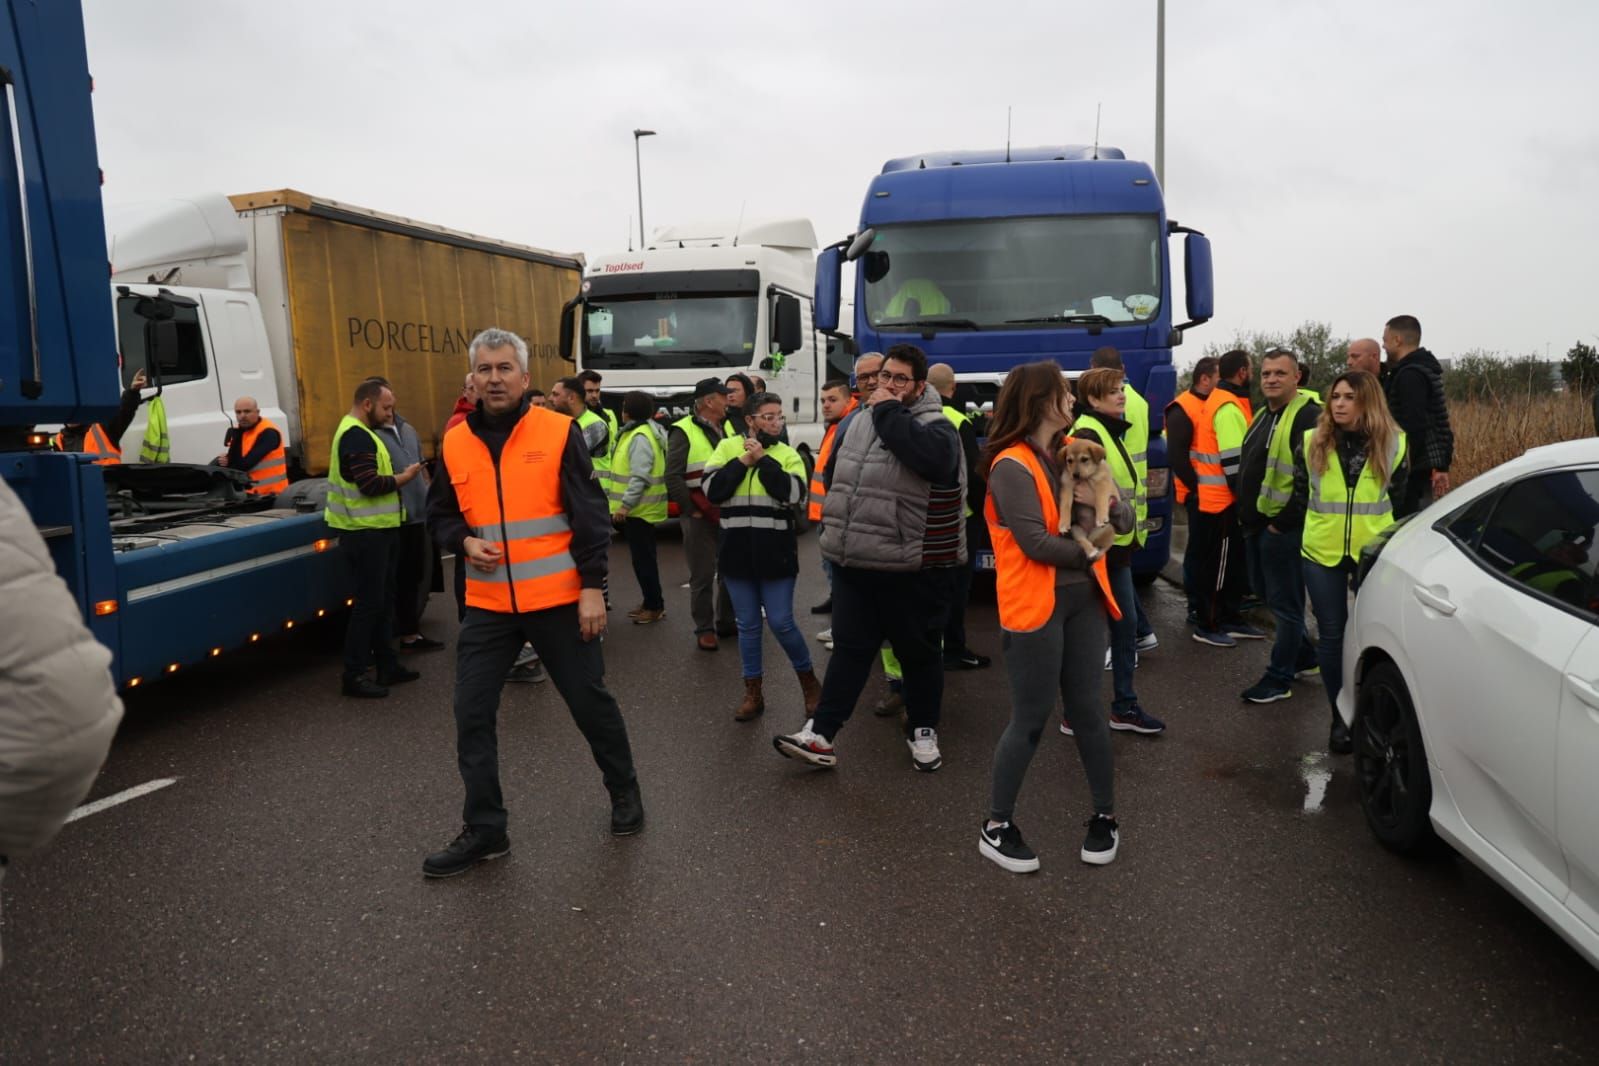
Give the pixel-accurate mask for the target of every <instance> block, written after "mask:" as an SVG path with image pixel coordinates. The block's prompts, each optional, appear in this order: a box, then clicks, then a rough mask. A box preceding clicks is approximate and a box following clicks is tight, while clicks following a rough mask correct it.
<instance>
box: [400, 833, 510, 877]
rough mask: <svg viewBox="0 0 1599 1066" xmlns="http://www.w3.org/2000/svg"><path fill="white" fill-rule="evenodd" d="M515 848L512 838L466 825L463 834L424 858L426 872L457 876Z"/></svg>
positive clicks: (436, 875)
mask: <svg viewBox="0 0 1599 1066" xmlns="http://www.w3.org/2000/svg"><path fill="white" fill-rule="evenodd" d="M510 850H511V838H510V837H508V836H506V835H505V834H504V833H503V832H496V831H495V830H493V829H488V828H485V827H483V826H470V825H463V826H462V827H461V835H460V836H458V837H456V838H455V839H454V840H452V841H450V844H449V846H448V847H446V848H445V849H444V850H443V851H435V852H434V853H433V854H432V855H429V856H428V857H427V858H426V859H423V860H422V873H423V874H425V875H426V876H428V877H454V876H455V875H456V874H464V873H466V872H467V871H468V870H470V869H471V868H472V867H474V866H476V865H477V864H478V863H480V862H487V861H488V860H489V859H498V858H499V857H500V856H501V855H504V854H505V853H506V852H508V851H510Z"/></svg>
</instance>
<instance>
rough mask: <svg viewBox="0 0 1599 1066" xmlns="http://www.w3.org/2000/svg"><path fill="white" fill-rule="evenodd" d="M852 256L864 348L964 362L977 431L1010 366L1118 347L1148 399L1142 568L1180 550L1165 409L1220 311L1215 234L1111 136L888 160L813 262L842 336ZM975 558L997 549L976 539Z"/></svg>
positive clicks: (823, 314)
mask: <svg viewBox="0 0 1599 1066" xmlns="http://www.w3.org/2000/svg"><path fill="white" fill-rule="evenodd" d="M1178 234H1182V235H1183V237H1184V252H1183V269H1184V281H1185V284H1184V294H1185V297H1186V307H1185V310H1186V316H1185V321H1182V322H1181V323H1177V322H1175V321H1174V315H1173V308H1172V293H1173V290H1172V277H1171V274H1172V262H1171V254H1170V251H1169V243H1168V242H1169V240H1170V238H1172V237H1174V236H1176V235H1178ZM847 261H848V262H853V263H854V265H855V271H854V274H855V288H854V305H855V321H854V323H853V331H852V332H853V340H854V343H855V345H856V346H857V347H858V348H859V350H860V351H863V352H869V351H878V352H882V351H887V350H888V348H889V347H890V346H892V345H895V344H902V343H911V344H915V345H917V346H918V347H920V348H921V349H922V350H923V351H925V352H926V353H927V361H928V362H929V363H935V362H942V363H948V364H949V365H950V366H951V367H953V368H954V370H955V376H956V381H957V394H956V399H957V402H960V403H962V405H963V406H964V407H965V408H966V409H967V410H968V411H969V412H970V413H971V414H973V415H974V416H977V418H978V421H979V427H980V428H981V426H982V419H983V416H984V415H986V414H987V413H988V412H990V411H991V410H992V405H993V401H994V399H995V397H996V396H997V395H998V393H999V387H1000V385H1001V383H1002V382H1003V381H1004V379H1005V375H1006V374H1007V373H1008V372H1009V371H1010V370H1011V368H1012V367H1015V366H1018V365H1020V364H1022V363H1029V362H1035V361H1038V360H1046V359H1047V360H1053V361H1054V362H1056V363H1058V364H1059V365H1060V367H1061V369H1062V370H1063V371H1064V372H1065V373H1066V374H1067V375H1068V376H1071V377H1076V376H1077V375H1078V374H1080V373H1081V372H1082V371H1084V370H1086V369H1088V364H1089V358H1090V356H1091V355H1092V354H1093V352H1094V350H1095V349H1097V348H1100V347H1103V346H1106V345H1110V346H1114V347H1115V348H1116V349H1117V350H1118V351H1119V352H1120V353H1121V357H1122V362H1123V365H1124V366H1125V368H1126V371H1127V380H1128V382H1129V383H1130V384H1131V385H1132V386H1133V387H1134V388H1135V389H1137V390H1138V392H1139V393H1140V394H1141V395H1142V396H1143V397H1144V398H1145V399H1146V400H1147V401H1148V402H1149V411H1150V442H1149V497H1150V499H1149V516H1148V520H1147V521H1148V525H1147V529H1148V538H1147V541H1146V543H1145V545H1144V547H1143V548H1142V549H1141V550H1140V551H1139V552H1138V553H1137V554H1136V555H1135V557H1134V561H1133V566H1134V571H1135V573H1137V574H1139V575H1141V576H1145V577H1150V576H1153V575H1154V574H1156V573H1158V572H1159V571H1160V568H1161V567H1162V566H1163V565H1164V564H1165V562H1166V560H1167V558H1168V556H1169V554H1170V547H1171V530H1170V525H1171V509H1172V505H1171V500H1172V496H1171V484H1170V482H1171V478H1170V468H1169V465H1168V462H1167V458H1166V445H1165V440H1164V438H1163V437H1162V435H1161V431H1162V428H1163V427H1164V416H1165V409H1166V406H1167V405H1168V404H1169V403H1171V401H1172V400H1173V399H1174V397H1175V394H1176V387H1177V374H1176V369H1175V368H1174V367H1173V365H1172V348H1173V347H1174V346H1175V345H1177V344H1180V343H1181V342H1182V337H1183V332H1184V331H1185V330H1187V329H1189V328H1190V327H1192V326H1196V325H1199V324H1201V323H1203V322H1205V321H1207V320H1208V319H1209V318H1210V317H1211V316H1212V313H1213V307H1212V305H1213V302H1214V301H1213V294H1212V289H1213V286H1212V271H1211V256H1210V243H1209V240H1208V239H1207V238H1206V237H1205V236H1204V234H1202V233H1200V232H1198V231H1196V230H1192V229H1189V228H1187V227H1184V226H1180V225H1178V224H1177V223H1175V222H1173V221H1171V220H1170V219H1168V218H1167V215H1166V205H1165V201H1164V199H1163V197H1162V194H1161V189H1160V185H1159V184H1158V183H1157V182H1156V180H1155V175H1154V173H1153V171H1151V170H1150V168H1149V166H1148V165H1147V164H1145V163H1140V162H1136V161H1132V160H1129V159H1126V158H1125V157H1124V156H1123V153H1122V152H1121V151H1119V150H1118V149H1115V148H1107V147H1103V146H1101V147H1083V146H1062V147H1043V148H1026V149H1017V150H1010V149H1000V150H992V151H955V152H934V153H928V154H925V155H915V156H907V157H905V158H903V159H891V160H889V161H888V162H887V163H885V164H884V165H883V169H882V171H881V172H880V173H879V174H878V175H877V176H876V177H874V178H873V179H872V182H871V184H870V186H868V188H867V190H866V198H865V201H864V203H863V204H862V207H861V217H860V225H859V228H858V229H857V231H856V233H855V234H853V235H852V236H851V237H849V238H846V239H845V240H842V241H840V242H838V243H837V244H835V245H832V246H830V247H828V248H826V249H824V250H823V251H822V253H821V255H820V256H819V257H818V259H817V269H816V297H815V318H816V324H817V328H818V329H821V330H824V331H829V332H836V331H837V330H838V326H839V324H838V308H839V302H840V295H841V280H842V273H843V264H844V263H845V262H847ZM975 562H976V565H978V567H979V568H991V567H992V565H993V563H992V555H991V554H990V553H987V552H984V551H981V550H980V551H978V552H977V553H976V559H975Z"/></svg>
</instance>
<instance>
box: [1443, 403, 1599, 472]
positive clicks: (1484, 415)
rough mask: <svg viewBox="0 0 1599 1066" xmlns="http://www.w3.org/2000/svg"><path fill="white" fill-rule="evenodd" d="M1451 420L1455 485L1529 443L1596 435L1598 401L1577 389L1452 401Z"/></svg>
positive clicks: (1513, 455) (1523, 450) (1450, 407)
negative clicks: (1594, 407)
mask: <svg viewBox="0 0 1599 1066" xmlns="http://www.w3.org/2000/svg"><path fill="white" fill-rule="evenodd" d="M1449 420H1450V425H1451V426H1452V427H1453V429H1454V431H1455V457H1454V462H1453V463H1452V464H1451V465H1450V470H1449V482H1450V485H1451V486H1459V485H1464V484H1465V483H1466V482H1467V481H1470V480H1471V479H1472V478H1474V477H1476V476H1477V475H1478V474H1480V473H1482V472H1483V471H1484V470H1489V469H1492V468H1493V467H1496V466H1498V465H1499V464H1500V463H1503V462H1505V461H1507V460H1510V459H1514V458H1515V457H1516V456H1518V455H1520V454H1521V453H1523V452H1525V451H1526V450H1527V449H1529V448H1536V447H1538V446H1539V445H1541V444H1554V443H1555V442H1557V441H1563V440H1576V439H1578V438H1580V437H1588V436H1592V435H1593V405H1592V402H1591V401H1590V400H1589V399H1587V398H1586V397H1584V396H1582V395H1580V394H1579V393H1578V392H1576V391H1575V390H1570V391H1567V392H1557V393H1550V394H1547V395H1544V396H1528V395H1526V394H1520V395H1515V394H1512V395H1510V396H1507V397H1495V398H1493V399H1479V400H1472V401H1469V402H1452V403H1450V405H1449Z"/></svg>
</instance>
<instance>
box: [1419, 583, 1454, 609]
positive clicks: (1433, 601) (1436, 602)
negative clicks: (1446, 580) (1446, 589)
mask: <svg viewBox="0 0 1599 1066" xmlns="http://www.w3.org/2000/svg"><path fill="white" fill-rule="evenodd" d="M1413 591H1414V592H1415V594H1416V599H1418V600H1420V601H1421V603H1422V606H1424V607H1431V608H1432V609H1433V610H1435V611H1437V612H1438V613H1439V614H1441V615H1445V616H1448V615H1452V614H1454V613H1455V605H1454V604H1452V603H1450V602H1449V601H1448V600H1446V599H1444V598H1443V597H1442V596H1440V595H1438V594H1437V593H1436V592H1433V591H1432V590H1431V589H1429V588H1427V587H1426V586H1424V585H1417V586H1416V587H1415V589H1414V590H1413Z"/></svg>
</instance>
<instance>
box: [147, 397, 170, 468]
mask: <svg viewBox="0 0 1599 1066" xmlns="http://www.w3.org/2000/svg"><path fill="white" fill-rule="evenodd" d="M145 406H146V409H147V410H148V412H149V414H148V416H147V417H148V419H149V420H148V421H147V422H145V424H144V440H142V441H140V442H139V462H141V463H170V462H171V461H172V434H171V433H169V432H168V431H167V402H166V401H165V400H163V399H162V398H161V396H160V394H157V395H155V396H152V397H150V402H149V403H148V404H146V405H145Z"/></svg>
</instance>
